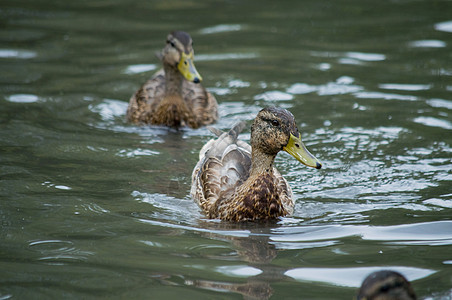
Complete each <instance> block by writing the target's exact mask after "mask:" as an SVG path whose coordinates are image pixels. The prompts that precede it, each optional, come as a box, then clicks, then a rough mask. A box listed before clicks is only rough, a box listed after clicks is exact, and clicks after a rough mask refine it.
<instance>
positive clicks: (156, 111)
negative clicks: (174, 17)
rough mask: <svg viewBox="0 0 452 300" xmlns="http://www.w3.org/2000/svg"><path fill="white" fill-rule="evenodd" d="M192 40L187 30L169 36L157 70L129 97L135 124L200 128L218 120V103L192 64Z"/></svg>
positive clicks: (130, 109)
mask: <svg viewBox="0 0 452 300" xmlns="http://www.w3.org/2000/svg"><path fill="white" fill-rule="evenodd" d="M193 58H194V52H193V47H192V39H191V37H190V35H189V34H188V33H186V32H182V31H175V32H172V33H170V34H169V35H168V37H167V44H166V46H165V48H163V50H162V53H161V55H160V59H161V60H162V63H163V69H162V70H160V71H158V72H157V73H155V74H154V75H153V76H152V77H151V79H149V80H148V81H147V82H146V83H144V84H143V86H142V87H141V88H140V89H139V90H138V91H137V92H136V93H135V94H134V95H133V96H132V97H131V98H130V102H129V107H128V109H127V119H128V120H129V121H130V122H132V123H135V124H154V125H164V126H168V127H175V128H178V127H182V126H188V127H191V128H198V127H200V126H203V125H207V124H212V123H214V122H215V121H216V120H217V119H218V104H217V101H216V100H215V97H214V96H212V94H210V93H209V92H207V91H206V89H205V88H204V87H203V86H202V85H201V84H200V82H201V81H202V78H201V76H200V75H199V73H198V72H197V71H196V68H195V66H194V64H193Z"/></svg>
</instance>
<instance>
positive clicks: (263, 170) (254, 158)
mask: <svg viewBox="0 0 452 300" xmlns="http://www.w3.org/2000/svg"><path fill="white" fill-rule="evenodd" d="M275 157H276V155H269V154H267V153H263V152H262V151H260V150H255V149H253V150H252V152H251V170H250V177H252V176H256V175H259V174H273V162H274V161H275Z"/></svg>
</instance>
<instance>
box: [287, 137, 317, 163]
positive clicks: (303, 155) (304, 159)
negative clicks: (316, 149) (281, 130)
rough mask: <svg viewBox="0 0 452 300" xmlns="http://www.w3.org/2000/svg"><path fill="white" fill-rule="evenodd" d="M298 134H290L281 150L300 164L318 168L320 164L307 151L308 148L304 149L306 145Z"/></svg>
mask: <svg viewBox="0 0 452 300" xmlns="http://www.w3.org/2000/svg"><path fill="white" fill-rule="evenodd" d="M300 136H301V135H299V136H298V137H296V136H294V135H293V134H290V139H289V143H287V145H286V146H285V147H284V148H283V150H284V151H286V152H287V153H289V154H290V155H292V156H293V157H295V158H296V159H297V160H298V161H299V162H301V163H302V164H304V165H306V166H308V167H312V168H316V169H320V168H321V167H322V164H321V163H320V161H319V160H318V159H317V158H315V156H314V155H312V154H311V153H310V152H309V151H308V149H306V146H305V145H304V144H303V142H302V141H301V138H300Z"/></svg>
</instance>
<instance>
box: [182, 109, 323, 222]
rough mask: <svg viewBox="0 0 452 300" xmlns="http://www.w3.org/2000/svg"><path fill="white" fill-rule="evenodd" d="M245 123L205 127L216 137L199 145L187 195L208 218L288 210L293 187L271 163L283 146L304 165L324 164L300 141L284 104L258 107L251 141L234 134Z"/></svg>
mask: <svg viewBox="0 0 452 300" xmlns="http://www.w3.org/2000/svg"><path fill="white" fill-rule="evenodd" d="M244 127H245V122H243V121H242V122H239V123H237V124H235V125H234V126H233V127H232V128H231V129H230V130H229V131H228V132H223V131H221V130H218V129H216V128H209V129H210V130H211V131H212V133H214V134H215V135H216V136H217V138H215V139H211V140H210V141H208V142H207V143H206V144H205V145H204V146H203V147H202V148H201V150H200V153H199V161H198V163H197V164H196V166H195V168H194V169H193V173H192V185H191V190H190V194H191V197H192V198H193V199H194V201H195V202H196V203H197V204H198V205H199V206H200V208H201V209H202V210H203V212H204V213H205V215H206V216H207V217H208V218H209V219H221V220H224V221H231V222H241V221H259V220H275V219H277V218H279V217H283V216H287V215H291V214H292V213H293V209H294V200H293V193H292V190H291V188H290V186H289V184H288V182H287V180H286V179H285V178H284V177H283V176H282V175H281V174H280V173H279V172H278V170H277V169H276V168H275V166H274V161H275V157H276V155H277V154H278V152H280V151H281V150H283V151H286V152H287V153H289V154H290V155H292V156H293V157H294V158H295V159H297V160H298V161H299V162H301V163H302V164H304V165H306V166H308V167H313V168H316V169H320V168H321V167H322V164H321V163H320V161H319V160H318V159H317V158H316V157H315V156H314V155H312V154H311V153H310V152H309V151H308V149H307V148H306V147H305V145H304V144H303V142H302V141H301V135H300V132H299V131H298V128H297V125H296V122H295V118H294V116H293V115H292V113H291V112H289V111H288V110H286V109H283V108H279V107H275V106H271V107H266V108H263V109H262V110H260V111H259V113H258V114H257V116H256V118H255V119H254V121H253V123H252V126H251V138H250V144H248V143H246V142H245V141H242V140H239V139H238V135H239V134H240V132H241V131H242V130H243V128H244Z"/></svg>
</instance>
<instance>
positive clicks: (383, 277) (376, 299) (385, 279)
mask: <svg viewBox="0 0 452 300" xmlns="http://www.w3.org/2000/svg"><path fill="white" fill-rule="evenodd" d="M356 298H357V300H416V294H415V293H414V290H413V288H412V287H411V284H410V282H409V281H408V280H407V279H406V278H405V277H404V276H403V275H402V274H400V273H398V272H395V271H391V270H381V271H376V272H373V273H371V274H369V275H368V276H367V277H366V278H365V279H364V281H363V283H362V284H361V287H360V289H359V290H358V295H357V297H356Z"/></svg>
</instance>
